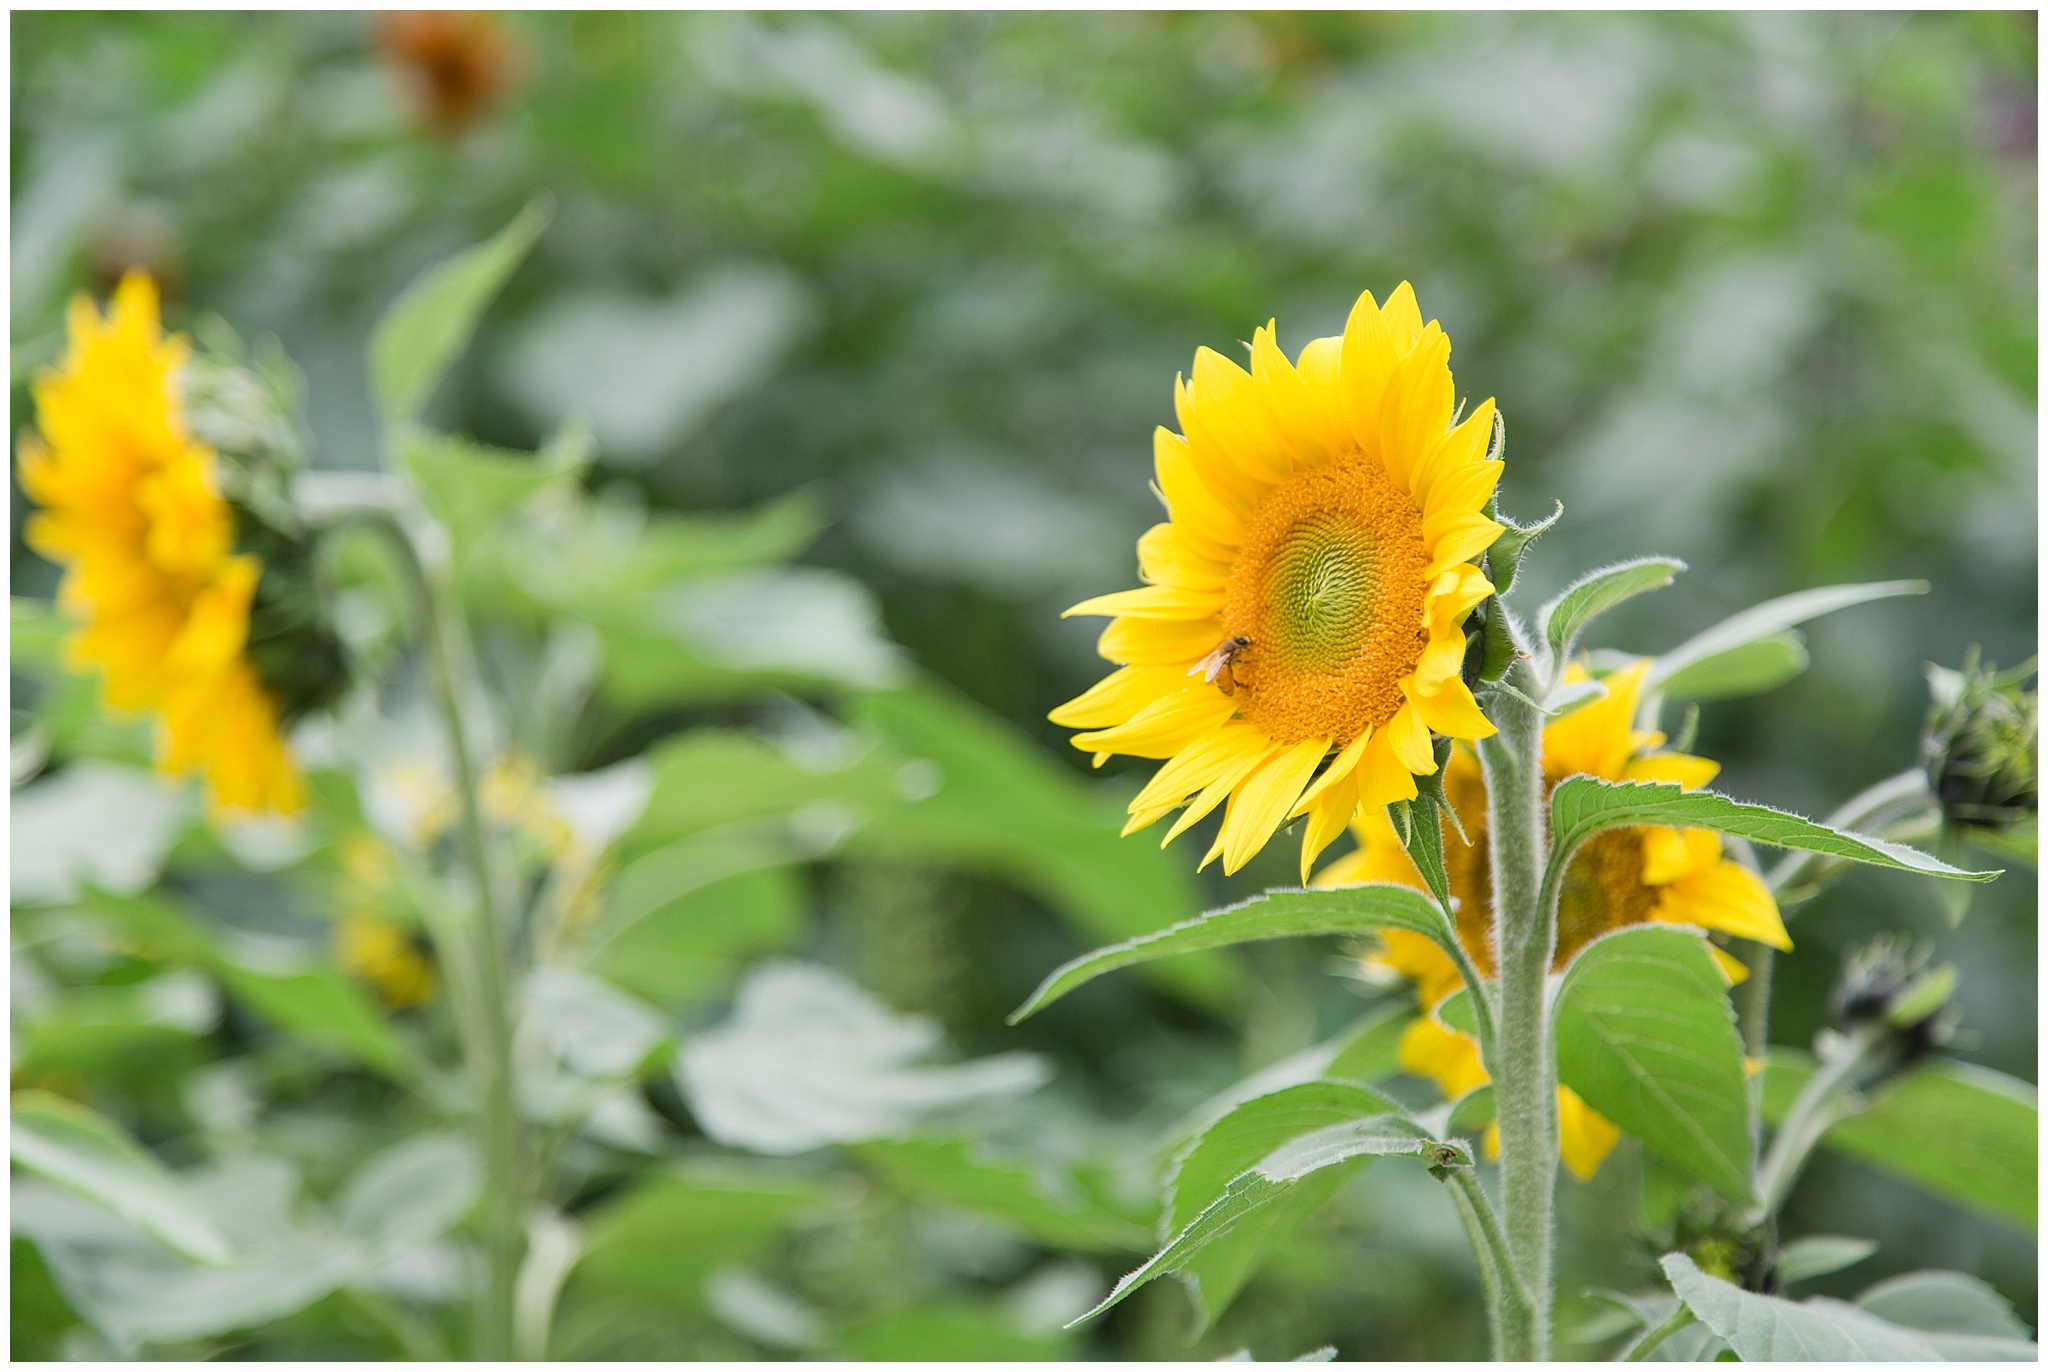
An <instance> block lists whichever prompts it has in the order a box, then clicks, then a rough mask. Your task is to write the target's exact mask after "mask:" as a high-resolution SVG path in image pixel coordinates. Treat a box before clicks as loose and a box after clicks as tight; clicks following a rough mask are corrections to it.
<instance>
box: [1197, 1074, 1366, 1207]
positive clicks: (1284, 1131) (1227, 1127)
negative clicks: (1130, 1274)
mask: <svg viewBox="0 0 2048 1372" xmlns="http://www.w3.org/2000/svg"><path fill="white" fill-rule="evenodd" d="M1396 1108H1397V1107H1396V1106H1395V1105H1394V1104H1393V1103H1392V1102H1391V1101H1389V1100H1388V1099H1387V1098H1386V1097H1385V1096H1382V1095H1381V1094H1380V1093H1379V1092H1377V1091H1371V1090H1367V1089H1366V1088H1365V1087H1363V1086H1356V1085H1353V1084H1351V1083H1349V1082H1336V1081H1311V1082H1303V1083H1302V1084H1300V1085H1298V1086H1289V1087H1286V1088H1283V1089H1282V1090H1278V1091H1274V1092H1271V1093H1269V1094H1267V1095H1263V1096H1258V1097H1255V1098H1254V1099H1252V1100H1248V1101H1246V1102H1244V1103H1243V1104H1242V1105H1239V1106H1238V1107H1237V1108H1236V1109H1234V1110H1232V1111H1231V1112H1230V1113H1229V1114H1227V1115H1225V1116H1224V1117H1223V1118H1222V1119H1219V1120H1217V1121H1216V1122H1215V1123H1214V1124H1212V1125H1210V1126H1209V1127H1208V1128H1207V1129H1205V1130H1203V1131H1202V1132H1201V1134H1199V1135H1198V1136H1196V1138H1195V1139H1194V1140H1193V1141H1192V1142H1191V1143H1190V1144H1189V1145H1188V1146H1187V1147H1186V1148H1184V1149H1183V1150H1182V1151H1181V1153H1180V1156H1179V1157H1178V1159H1177V1160H1176V1161H1175V1162H1174V1164H1173V1167H1172V1169H1171V1171H1170V1172H1169V1174H1168V1177H1167V1184H1166V1185H1167V1198H1168V1199H1167V1209H1166V1214H1165V1216H1164V1219H1163V1221H1162V1222H1163V1223H1164V1225H1165V1227H1166V1232H1167V1233H1169V1234H1172V1233H1178V1232H1179V1231H1180V1230H1182V1229H1185V1228H1186V1227H1187V1226H1188V1225H1189V1224H1190V1223H1192V1222H1193V1221H1194V1219H1195V1217H1196V1216H1197V1215H1199V1214H1201V1213H1202V1211H1204V1210H1206V1209H1208V1208H1209V1206H1210V1205H1212V1204H1214V1203H1215V1202H1216V1200H1217V1199H1218V1198H1219V1197H1221V1196H1222V1195H1223V1193H1224V1192H1225V1191H1226V1190H1228V1189H1229V1186H1230V1183H1231V1182H1232V1181H1233V1180H1234V1179H1236V1178H1237V1177H1239V1176H1241V1175H1243V1174H1244V1172H1245V1171H1246V1170H1247V1169H1249V1168H1250V1167H1252V1166H1253V1165H1254V1164H1256V1163H1257V1162H1258V1161H1259V1160H1260V1159H1261V1158H1263V1157H1265V1156H1266V1155H1267V1154H1269V1153H1271V1152H1272V1151H1273V1150H1274V1149H1275V1148H1278V1147H1279V1146H1280V1145H1281V1144H1283V1143H1285V1142H1287V1141H1288V1140H1289V1139H1294V1138H1299V1137H1301V1136H1302V1135H1304V1134H1308V1133H1312V1132H1314V1131H1315V1130H1317V1129H1320V1128H1322V1127H1324V1126H1325V1125H1330V1124H1340V1123H1342V1122H1344V1121H1346V1120H1355V1119H1363V1118H1365V1117H1366V1116H1368V1115H1382V1114H1387V1113H1389V1112H1391V1111H1394V1110H1395V1109H1396Z"/></svg>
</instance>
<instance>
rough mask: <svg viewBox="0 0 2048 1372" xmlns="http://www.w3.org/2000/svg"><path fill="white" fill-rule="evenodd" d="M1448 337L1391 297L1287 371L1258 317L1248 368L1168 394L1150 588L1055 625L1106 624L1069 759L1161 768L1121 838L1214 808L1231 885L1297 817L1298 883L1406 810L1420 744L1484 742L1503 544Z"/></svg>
mask: <svg viewBox="0 0 2048 1372" xmlns="http://www.w3.org/2000/svg"><path fill="white" fill-rule="evenodd" d="M1450 350H1451V344H1450V340H1449V339H1447V338H1446V337H1445V336H1444V332H1443V329H1442V328H1441V327H1439V326H1438V325H1437V324H1436V322H1435V321H1431V322H1430V323H1429V324H1428V325H1426V326H1425V325H1424V324H1423V322H1422V314H1421V311H1420V310H1419V309H1418V308H1417V306H1416V303H1415V293H1414V291H1413V290H1411V289H1410V288H1409V287H1408V286H1407V285H1406V284H1405V283H1404V284H1403V285H1401V286H1400V287H1399V288H1398V289H1396V290H1395V291H1394V293H1393V294H1392V295H1391V296H1390V297H1389V298H1388V300H1387V303H1386V305H1385V306H1384V307H1382V306H1380V305H1378V304H1376V303H1375V302H1374V300H1373V297H1372V295H1371V294H1370V293H1369V292H1368V293H1367V294H1365V295H1362V296H1360V297H1359V300H1358V304H1357V305H1356V307H1354V308H1353V310H1352V312H1351V317H1350V319H1349V321H1348V322H1347V323H1346V325H1345V328H1344V333H1343V336H1342V337H1339V338H1319V339H1316V340H1315V341H1313V342H1311V343H1309V344H1308V345H1307V346H1306V347H1304V348H1303V349H1302V350H1301V354H1300V357H1299V358H1298V359H1297V360H1296V361H1295V362H1292V363H1290V362H1289V361H1288V360H1287V356H1286V354H1284V353H1283V352H1281V350H1280V347H1279V344H1278V342H1277V341H1276V339H1275V336H1274V328H1273V325H1272V324H1271V323H1268V324H1267V325H1266V327H1264V328H1262V329H1259V330H1258V331H1257V332H1256V333H1255V334H1254V336H1253V339H1252V346H1251V370H1250V371H1246V370H1244V369H1243V368H1241V367H1239V366H1237V365H1236V364H1235V363H1233V362H1231V361H1229V360H1228V359H1226V358H1224V357H1222V356H1220V355H1218V354H1217V353H1214V352H1212V351H1210V350H1209V349H1207V348H1203V349H1201V350H1200V351H1198V352H1197V353H1196V354H1195V363H1194V373H1193V377H1192V379H1191V380H1177V381H1176V383H1175V389H1174V407H1175V411H1176V413H1177V414H1178V416H1179V419H1180V426H1181V432H1180V433H1178V434H1176V433H1173V432H1171V431H1169V430H1167V429H1165V428H1161V429H1159V430H1158V431H1157V432H1156V434H1155V435H1154V470H1155V472H1156V473H1157V476H1158V484H1157V488H1156V489H1157V493H1158V495H1159V497H1160V499H1161V501H1162V502H1163V503H1164V504H1165V506H1166V510H1167V516H1168V518H1167V521H1166V522H1165V523H1162V524H1157V525H1154V526H1153V527H1152V529H1151V530H1149V531H1148V532H1147V533H1146V534H1145V535H1144V537H1143V538H1141V539H1140V540H1139V541H1138V565H1139V571H1140V574H1141V576H1142V578H1143V579H1144V580H1145V581H1146V582H1147V583H1149V584H1148V585H1146V586H1144V587H1142V588H1140V589H1138V590H1132V591H1121V592H1118V593H1116V594H1113V595H1106V596H1099V597H1097V598H1095V599H1093V600H1088V601H1084V602H1083V603H1081V604H1079V605H1076V606H1074V607H1073V608H1072V609H1070V610H1068V611H1067V613H1068V614H1069V615H1076V614H1083V615H1107V616H1110V617H1111V619H1110V624H1109V627H1108V629H1106V630H1105V631H1104V632H1103V635H1102V638H1101V640H1100V643H1099V645H1098V650H1099V651H1100V652H1101V654H1102V656H1103V657H1105V658H1107V659H1108V660H1109V661H1111V662H1113V663H1116V664H1118V670H1117V671H1115V672H1113V673H1111V674H1110V675H1109V676H1107V677H1105V678H1104V679H1103V680H1102V681H1100V682H1098V683H1097V684H1096V685H1095V686H1094V687H1093V688H1091V689H1090V690H1088V691H1087V692H1085V693H1084V694H1082V695H1081V696H1079V697H1077V698H1076V699H1074V700H1071V701H1069V702H1067V703H1066V704H1065V705H1062V706H1061V707H1060V708H1059V709H1057V710H1055V711H1053V712H1052V716H1051V718H1052V720H1053V721H1054V722H1055V723H1057V724H1062V725H1066V726H1068V727H1071V728H1077V729H1083V730H1087V731H1088V732H1084V733H1081V734H1077V735H1076V736H1075V738H1074V740H1073V741H1074V746H1075V747H1077V748H1081V749H1083V750H1085V751H1088V752H1092V753H1094V754H1095V755H1096V756H1095V760H1096V763H1097V764H1098V765H1100V763H1101V762H1103V761H1104V760H1105V759H1106V758H1107V757H1108V756H1109V755H1110V754H1112V753H1126V754H1130V755H1132V756H1136V757H1149V758H1164V759H1166V760H1167V761H1166V765H1165V766H1163V767H1161V768H1160V769H1159V771H1158V773H1157V774H1156V775H1155V776H1154V777H1153V778H1152V780H1151V782H1150V783H1149V784H1148V785H1147V786H1146V787H1145V788H1144V790H1143V791H1141V792H1140V793H1139V794H1138V796H1137V798H1136V799H1134V800H1133V801H1132V802H1131V806H1130V815H1131V818H1130V823H1129V824H1128V825H1127V826H1126V827H1125V831H1124V832H1126V833H1130V832H1132V831H1134V830H1137V829H1141V828H1143V827H1145V826H1146V825H1148V824H1151V823H1153V822H1155V821H1157V820H1159V819H1161V818H1164V817H1165V816H1166V815H1167V814H1168V813H1169V812H1171V811H1172V810H1174V809H1176V808H1179V807H1182V806H1185V807H1186V808H1185V809H1183V810H1182V812H1181V816H1180V818H1179V819H1178V820H1176V821H1175V822H1174V824H1173V826H1172V827H1171V828H1170V829H1169V830H1168V832H1167V834H1166V839H1165V841H1166V842H1171V841H1172V840H1173V839H1174V838H1175V837H1177V836H1178V835H1179V834H1180V833H1181V832H1182V831H1184V830H1185V829H1187V827H1188V826H1189V825H1192V824H1194V823H1195V822H1196V821H1197V820H1199V819H1201V818H1202V817H1203V816H1204V815H1207V814H1208V813H1209V812H1210V811H1212V810H1214V809H1215V808H1216V806H1217V805H1219V804H1224V803H1225V802H1227V808H1226V809H1225V811H1224V818H1223V824H1222V827H1221V830H1220V832H1219V833H1218V835H1217V838H1216V842H1215V844H1214V845H1213V846H1212V847H1211V848H1210V850H1209V852H1208V854H1207V856H1205V857H1204V858H1203V859H1202V865H1204V866H1206V865H1207V864H1208V863H1209V862H1210V861H1212V860H1214V859H1215V858H1217V857H1221V858H1222V859H1223V870H1224V871H1226V872H1234V871H1236V870H1237V869H1238V868H1239V867H1242V866H1243V865H1244V864H1245V863H1246V862H1247V861H1249V860H1250V858H1251V857H1252V855H1253V854H1255V853H1257V852H1258V851H1259V850H1260V849H1261V848H1263V847H1264V846H1265V844H1266V842H1267V840H1269V839H1270V838H1271V837H1272V836H1273V834H1274V832H1275V831H1276V830H1278V829H1279V828H1280V826H1281V825H1283V824H1285V823H1286V822H1287V821H1288V820H1290V819H1292V818H1295V817H1297V816H1301V815H1306V816H1307V823H1306V824H1305V825H1304V826H1303V834H1302V845H1301V870H1302V877H1303V879H1304V880H1306V879H1307V876H1308V872H1309V868H1310V866H1311V864H1312V863H1313V862H1314V861H1315V857H1316V855H1317V854H1318V853H1320V852H1321V851H1322V850H1323V849H1324V848H1325V847H1327V846H1328V845H1329V843H1330V842H1331V840H1333V839H1334V838H1336V836H1337V835H1338V834H1340V833H1342V832H1343V831H1344V826H1345V825H1346V824H1347V823H1349V822H1350V820H1351V817H1352V815H1353V813H1354V812H1355V811H1357V810H1358V809H1359V807H1360V805H1361V804H1362V805H1364V806H1365V807H1366V808H1368V809H1373V810H1376V809H1378V808H1379V807H1381V806H1383V805H1386V804H1387V803H1389V802H1391V801H1395V800H1405V799H1409V798H1412V797H1413V796H1414V795H1415V793H1416V792H1415V778H1416V776H1418V775H1428V774H1430V773H1432V772H1434V771H1435V770H1436V759H1435V756H1434V753H1433V751H1432V746H1431V738H1430V736H1431V734H1432V732H1434V733H1437V734H1442V735H1446V736H1448V737H1451V738H1457V739H1478V738H1484V737H1486V736H1487V735H1488V734H1491V733H1492V732H1493V725H1492V724H1490V723H1488V722H1487V719H1486V717H1485V715H1483V714H1482V713H1481V712H1480V710H1479V706H1478V704H1477V702H1475V701H1474V700H1473V698H1472V693H1471V692H1470V691H1469V690H1468V689H1467V688H1466V686H1465V683H1464V681H1463V680H1462V679H1460V676H1459V670H1460V667H1461V665H1462V663H1463V660H1464V656H1465V639H1464V634H1463V631H1462V629H1461V627H1460V626H1461V625H1462V623H1463V621H1464V619H1465V617H1466V615H1467V614H1468V613H1469V612H1470V611H1471V609H1472V607H1473V606H1475V605H1477V604H1478V603H1479V602H1480V601H1481V600H1483V599H1485V598H1486V597H1487V596H1489V595H1491V594H1492V593H1493V586H1492V583H1490V582H1489V581H1488V580H1487V579H1486V576H1485V574H1484V573H1483V572H1481V571H1480V569H1479V568H1478V567H1477V566H1475V565H1473V562H1472V559H1473V558H1475V557H1477V556H1478V555H1479V554H1480V553H1482V552H1484V551H1485V550H1486V549H1487V548H1488V547H1489V546H1491V545H1492V543H1493V541H1494V539H1496V538H1498V537H1499V536H1500V531H1501V526H1500V525H1498V524H1496V523H1495V522H1494V521H1493V520H1491V519H1489V518H1487V517H1486V515H1485V513H1484V511H1485V509H1486V507H1487V504H1488V501H1489V500H1490V499H1491V497H1492V495H1493V490H1494V487H1495V485H1496V484H1497V483H1498V481H1499V479H1500V472H1501V464H1500V463H1499V462H1498V461H1495V460H1492V459H1491V458H1490V457H1489V456H1488V450H1489V448H1490V447H1491V444H1492V439H1493V434H1494V407H1493V402H1492V401H1491V400H1488V401H1486V402H1484V403H1483V404H1481V405H1479V406H1478V407H1476V408H1475V409H1474V410H1473V412H1472V414H1471V415H1470V416H1469V417H1467V418H1465V420H1464V422H1462V423H1458V422H1455V420H1456V416H1455V414H1454V411H1453V404H1452V402H1453V392H1452V384H1451V370H1450V365H1449V358H1450Z"/></svg>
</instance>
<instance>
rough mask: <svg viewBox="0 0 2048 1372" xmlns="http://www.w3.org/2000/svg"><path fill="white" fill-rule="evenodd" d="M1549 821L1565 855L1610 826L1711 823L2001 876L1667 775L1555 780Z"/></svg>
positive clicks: (1885, 863) (1758, 835)
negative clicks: (1681, 783) (1684, 785)
mask: <svg viewBox="0 0 2048 1372" xmlns="http://www.w3.org/2000/svg"><path fill="white" fill-rule="evenodd" d="M1550 823H1551V843H1552V845H1553V847H1554V849H1555V850H1556V851H1557V852H1559V853H1566V854H1568V853H1570V852H1572V851H1573V850H1574V849H1576V848H1577V847H1578V846H1579V845H1580V844H1581V843H1583V842H1585V841H1586V840H1587V839H1589V838H1591V837H1593V835H1595V834H1598V833H1602V832H1604V831H1605V830H1608V829H1621V828H1626V827H1628V826H1630V825H1637V824H1661V825H1668V826H1670V827H1672V828H1680V829H1683V828H1691V829H1713V830H1717V831H1718V832H1720V833H1724V834H1734V835H1736V836H1737V837H1739V838H1746V839H1748V840H1749V841H1750V842H1752V843H1768V844H1770V845H1772V846H1773V847H1777V848H1797V849H1802V850H1804V851H1806V852H1809V853H1823V854H1826V855H1827V856H1829V857H1839V858H1847V859H1849V860H1850V861H1852V862H1867V863H1870V864H1871V865H1873V866H1877V867H1892V868H1896V869H1897V870H1899V871H1902V872H1920V873H1924V874H1926V875H1928V876H1940V877H1955V878H1958V879H1960V880H1963V881H1990V880H1991V879H1992V878H1993V877H1995V876H1997V875H1998V873H1997V872H1966V871H1963V870H1961V869H1959V868H1955V867H1951V866H1949V865H1948V864H1947V863H1946V862H1943V861H1941V860H1940V859H1939V858H1935V857H1930V856H1928V855H1927V854H1926V853H1923V852H1921V851H1920V850H1919V849H1917V848H1908V847H1906V846H1905V845H1904V844H1901V843H1887V842H1885V841H1884V840H1883V839H1875V838H1864V837H1863V836H1861V835H1860V834H1850V833H1844V832H1843V831H1841V830H1839V829H1830V828H1828V827H1827V826H1826V825H1824V824H1816V823H1814V822H1813V821H1812V820H1810V819H1802V818H1800V817H1799V816H1798V815H1793V814H1787V813H1785V812H1784V811H1783V810H1773V809H1771V808H1770V807H1769V806H1767V805H1751V804H1749V803H1747V802H1745V801H1740V800H1731V799H1729V798H1728V797H1727V796H1724V795H1719V794H1717V793H1715V792H1713V791H1686V790H1681V789H1680V788H1679V787H1677V786H1676V785H1673V784H1672V783H1670V782H1664V781H1634V782H1631V781H1623V782H1613V781H1600V780H1598V779H1597V778H1594V777H1588V776H1575V777H1571V778H1568V779H1567V780H1565V781H1562V782H1560V783H1558V785H1557V788H1556V789H1555V790H1553V791H1552V792H1551V793H1550Z"/></svg>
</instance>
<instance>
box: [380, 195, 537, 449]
mask: <svg viewBox="0 0 2048 1372" xmlns="http://www.w3.org/2000/svg"><path fill="white" fill-rule="evenodd" d="M553 217H554V208H553V205H552V202H550V201H549V200H547V199H545V198H543V199H537V200H534V201H533V202H532V203H530V204H528V205H527V207H526V208H525V209H523V210H521V211H520V212H519V215H518V217H517V218H515V219H514V220H513V221H512V222H511V223H509V224H507V225H506V226H505V227H504V228H502V229H500V230H498V232H497V233H495V234H494V235H492V236H491V237H490V238H487V239H485V240H484V241H483V242H481V243H479V244H477V245H476V246H475V247H473V248H468V249H466V250H464V251H462V252H459V253H457V254H456V255H455V256H453V257H451V258H449V259H448V260H447V261H445V262H442V263H441V264H439V265H438V266H435V267H432V268H429V269H428V270H427V271H426V272H425V273H424V274H423V275H421V276H420V277H419V279H418V280H416V281H414V282H413V283H412V284H411V285H410V286H407V287H406V288H405V290H404V292H403V293H402V294H400V295H399V297H398V299H396V300H394V301H393V302H392V303H391V306H390V308H388V309H386V310H385V311H384V316H383V318H381V319H379V320H378V321H377V327H376V329H375V330H374V331H373V332H372V333H371V335H370V356H369V366H370V394H371V396H372V398H373V399H375V400H376V402H377V412H378V413H379V414H380V415H382V416H383V418H384V421H385V422H386V423H387V424H391V423H403V422H406V421H409V420H413V419H417V418H418V417H419V413H420V411H421V410H422V409H423V408H425V406H426V403H427V398H428V397H429V396H430V395H432V394H433V390H434V387H435V386H436V385H437V384H439V382H440V380H441V377H442V376H443V375H444V374H445V373H446V372H447V370H448V368H449V367H450V366H451V365H452V364H453V363H454V361H455V359H456V358H458V357H460V356H461V355H462V350H463V349H464V348H466V347H468V346H469V338H470V335H471V334H472V333H474V332H475V331H476V323H477V320H478V319H480V318H481V317H482V316H483V312H484V310H485V308H486V307H487V306H489V304H490V303H491V301H492V300H493V299H495V298H496V296H497V294H498V292H499V290H501V289H502V288H503V287H504V285H505V281H506V279H507V278H509V277H510V276H511V275H512V272H513V269H514V268H516V267H517V266H518V265H519V264H520V262H521V261H522V260H524V259H525V257H526V253H527V250H528V249H530V248H531V247H532V246H533V243H534V240H535V239H537V238H539V237H540V234H541V231H542V230H543V229H545V228H546V227H547V225H548V221H549V220H550V219H551V218H553Z"/></svg>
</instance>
